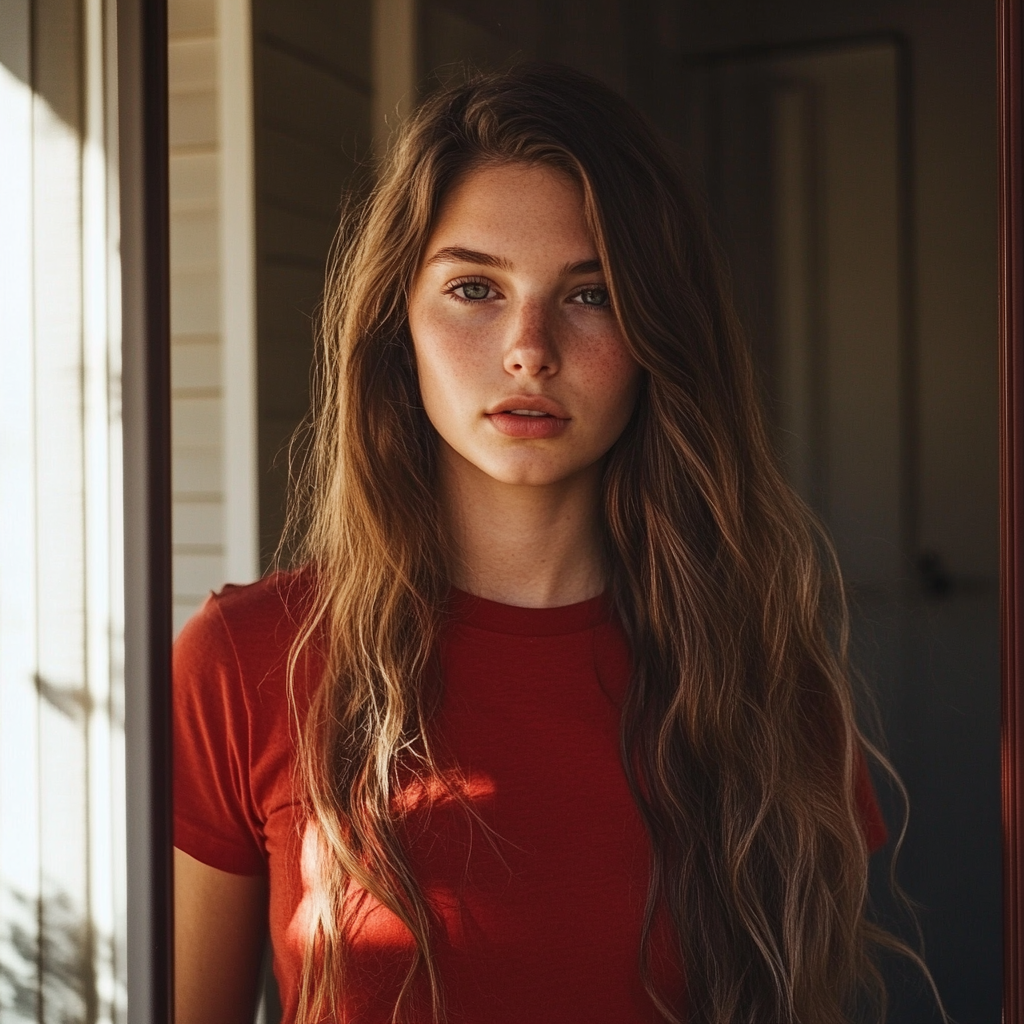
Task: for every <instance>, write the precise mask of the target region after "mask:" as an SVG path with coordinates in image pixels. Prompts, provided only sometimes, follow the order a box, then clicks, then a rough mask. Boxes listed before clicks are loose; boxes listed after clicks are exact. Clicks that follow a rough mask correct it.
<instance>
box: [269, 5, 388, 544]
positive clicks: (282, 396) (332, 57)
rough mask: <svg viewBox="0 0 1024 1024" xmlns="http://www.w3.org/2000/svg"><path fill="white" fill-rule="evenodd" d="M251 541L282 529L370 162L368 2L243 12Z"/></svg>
mask: <svg viewBox="0 0 1024 1024" xmlns="http://www.w3.org/2000/svg"><path fill="white" fill-rule="evenodd" d="M253 30H254V79H255V121H256V124H255V128H256V204H257V205H256V211H257V212H256V237H257V270H256V277H257V325H258V329H257V335H258V352H259V363H258V377H259V379H258V395H259V459H260V533H261V550H262V559H263V563H264V564H267V563H268V561H269V560H270V558H271V556H272V554H273V552H274V551H275V549H276V547H277V543H278V538H279V536H280V531H281V526H282V523H283V514H284V502H285V484H286V480H287V452H286V449H287V445H288V441H289V438H290V437H291V435H292V433H293V431H294V430H295V427H296V426H297V425H298V423H299V422H300V420H301V419H302V417H303V416H304V415H305V413H306V410H307V408H308V405H309V373H310V365H311V360H312V353H313V319H312V317H313V311H314V309H315V307H316V305H317V303H318V302H319V300H320V296H321V294H322V291H323V284H324V267H325V264H326V259H327V252H328V248H329V246H330V242H331V238H332V237H333V235H334V232H335V229H336V228H337V222H338V209H339V203H340V201H341V198H342V194H343V193H344V191H345V190H346V189H347V188H350V187H353V186H354V185H356V184H357V183H358V181H359V180H360V172H361V171H362V172H365V169H366V161H367V160H368V158H369V153H370V146H371V139H370V103H371V92H372V90H371V83H370V75H371V71H370V4H369V2H368V0H359V2H352V3H344V4H339V3H335V2H332V0H310V2H306V3H303V4H298V5H297V4H292V3H287V2H285V0H256V2H255V5H254V8H253Z"/></svg>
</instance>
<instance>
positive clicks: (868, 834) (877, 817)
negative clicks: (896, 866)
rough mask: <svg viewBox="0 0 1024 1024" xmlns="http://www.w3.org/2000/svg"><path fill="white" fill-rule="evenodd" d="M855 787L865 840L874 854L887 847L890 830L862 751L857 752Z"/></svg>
mask: <svg viewBox="0 0 1024 1024" xmlns="http://www.w3.org/2000/svg"><path fill="white" fill-rule="evenodd" d="M855 787H856V788H855V790H854V799H855V800H856V803H857V812H858V814H859V815H860V821H861V826H862V827H863V829H864V838H865V840H866V841H867V844H868V852H869V853H874V852H875V851H876V850H880V849H881V848H882V847H883V846H885V844H886V841H887V840H888V838H889V830H888V829H887V828H886V827H885V819H884V818H883V817H882V810H881V808H880V807H879V806H878V797H877V796H876V795H875V787H874V786H873V785H872V783H871V773H870V772H869V771H868V763H867V761H866V760H865V758H864V754H863V753H862V752H861V751H860V750H858V751H857V764H856V782H855Z"/></svg>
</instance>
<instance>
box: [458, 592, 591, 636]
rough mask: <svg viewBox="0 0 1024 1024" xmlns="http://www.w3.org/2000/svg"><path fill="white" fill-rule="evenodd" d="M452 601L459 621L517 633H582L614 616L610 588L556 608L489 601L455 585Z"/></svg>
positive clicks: (460, 623)
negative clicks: (609, 594) (528, 606)
mask: <svg viewBox="0 0 1024 1024" xmlns="http://www.w3.org/2000/svg"><path fill="white" fill-rule="evenodd" d="M450 602H451V603H450V609H451V612H452V615H453V616H454V619H455V621H456V623H458V624H459V625H461V626H472V627H473V628H475V629H483V630H487V631H488V632H490V633H511V634H515V635H517V636H561V635H564V634H567V633H582V632H583V631H584V630H588V629H593V628H594V627H595V626H600V625H603V624H605V623H607V622H608V621H609V619H610V618H611V602H610V600H609V596H608V592H607V591H605V592H604V593H603V594H598V595H597V597H591V598H588V599H587V600H586V601H578V602H577V603H576V604H565V605H560V606H559V607H556V608H523V607H520V606H519V605H514V604H502V603H501V602H499V601H490V600H488V599H487V598H486V597H477V596H476V595H475V594H468V593H466V591H464V590H459V589H458V588H457V587H452V590H451V598H450Z"/></svg>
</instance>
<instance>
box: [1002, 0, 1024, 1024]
mask: <svg viewBox="0 0 1024 1024" xmlns="http://www.w3.org/2000/svg"><path fill="white" fill-rule="evenodd" d="M998 3H999V26H998V32H999V278H1000V280H999V360H1000V361H999V405H1000V408H999V425H1000V436H999V464H1000V503H999V507H1000V524H999V528H1000V541H1001V546H1002V553H1001V557H1002V572H1001V578H1002V594H1001V632H1002V687H1003V691H1002V721H1003V729H1002V775H1003V934H1004V950H1003V970H1004V976H1003V991H1004V996H1003V1021H1004V1024H1024V843H1022V839H1024V836H1022V834H1021V833H1022V827H1024V694H1022V692H1021V681H1022V679H1024V518H1022V517H1024V177H1022V173H1024V163H1022V156H1024V154H1022V143H1024V140H1022V134H1024V132H1022V116H1024V79H1022V73H1021V71H1022V69H1021V29H1022V23H1021V14H1022V10H1021V7H1022V0H998Z"/></svg>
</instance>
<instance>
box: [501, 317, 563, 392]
mask: <svg viewBox="0 0 1024 1024" xmlns="http://www.w3.org/2000/svg"><path fill="white" fill-rule="evenodd" d="M552 327H553V325H552V323H551V317H550V315H549V313H548V311H547V309H545V307H544V305H543V304H542V303H540V302H528V303H524V304H523V305H522V306H521V307H520V309H519V310H518V311H517V315H516V317H515V320H514V321H513V323H512V325H511V331H510V334H509V337H508V339H507V342H506V345H505V358H504V365H505V371H506V373H511V374H514V375H519V374H525V375H526V376H528V377H538V376H545V377H549V376H551V375H552V374H555V373H557V372H558V369H559V360H558V349H557V345H556V342H555V336H554V331H553V329H552Z"/></svg>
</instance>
